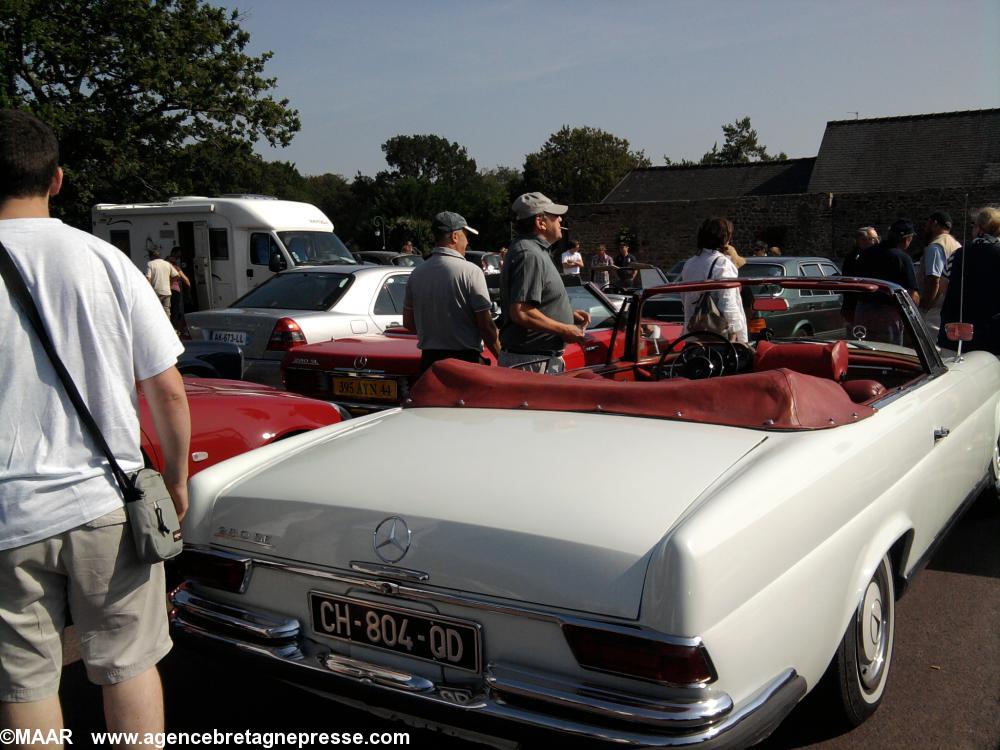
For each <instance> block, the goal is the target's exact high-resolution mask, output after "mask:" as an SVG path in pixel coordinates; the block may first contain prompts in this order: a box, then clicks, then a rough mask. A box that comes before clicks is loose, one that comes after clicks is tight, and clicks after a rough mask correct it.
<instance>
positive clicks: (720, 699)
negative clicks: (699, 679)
mask: <svg viewBox="0 0 1000 750" xmlns="http://www.w3.org/2000/svg"><path fill="white" fill-rule="evenodd" d="M486 684H487V685H488V686H489V687H490V688H491V689H492V690H494V691H496V692H498V693H501V694H503V693H509V694H511V695H515V696H519V697H521V698H526V699H528V700H535V701H540V702H544V703H551V704H553V705H556V706H560V707H562V708H567V709H571V710H574V711H582V712H584V713H592V714H596V715H598V716H601V717H603V718H605V719H616V720H625V721H634V722H638V723H641V724H649V725H651V726H662V727H673V728H678V727H683V726H686V725H692V726H700V725H704V724H705V723H706V722H707V723H711V722H715V721H718V720H719V719H721V718H722V717H723V716H725V715H726V714H728V713H729V712H730V711H732V709H733V701H732V698H730V697H729V696H728V695H725V694H720V695H718V696H714V697H710V698H702V697H699V698H695V699H691V700H672V701H655V700H650V699H647V698H641V697H638V696H634V695H628V694H626V693H621V692H617V691H612V690H607V689H605V688H600V687H595V686H589V685H585V684H584V685H577V684H573V683H570V682H567V681H564V680H558V679H556V678H551V677H547V676H545V675H540V674H536V673H531V672H527V671H525V670H520V669H504V668H502V667H497V666H495V665H493V664H491V665H490V668H489V671H488V673H487V675H486ZM498 697H499V699H500V700H501V701H502V695H501V696H498Z"/></svg>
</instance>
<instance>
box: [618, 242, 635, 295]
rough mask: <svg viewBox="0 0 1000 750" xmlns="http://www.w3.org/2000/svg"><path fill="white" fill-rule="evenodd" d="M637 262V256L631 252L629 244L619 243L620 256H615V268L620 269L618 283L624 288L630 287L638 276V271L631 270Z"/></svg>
mask: <svg viewBox="0 0 1000 750" xmlns="http://www.w3.org/2000/svg"><path fill="white" fill-rule="evenodd" d="M635 262H636V259H635V256H634V255H632V253H631V252H630V248H629V244H628V243H627V242H619V243H618V255H616V256H615V267H616V268H617V269H618V283H619V284H620V285H621V286H624V287H630V286H632V284H633V283H634V282H635V278H636V276H638V274H639V271H638V269H635V268H631V266H632V265H633V264H634V263H635Z"/></svg>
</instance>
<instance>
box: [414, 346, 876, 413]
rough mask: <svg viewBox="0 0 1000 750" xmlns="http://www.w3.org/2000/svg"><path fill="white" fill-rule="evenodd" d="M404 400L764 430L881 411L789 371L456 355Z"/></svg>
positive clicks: (427, 375)
mask: <svg viewBox="0 0 1000 750" xmlns="http://www.w3.org/2000/svg"><path fill="white" fill-rule="evenodd" d="M406 406H407V407H408V408H423V407H465V408H475V409H529V410H533V411H575V412H594V413H610V414H623V415H628V416H635V417H652V418H659V419H670V420H678V421H685V422H704V423H707V424H718V425H727V426H731V427H747V428H751V429H758V430H820V429H826V428H829V427H837V426H839V425H844V424H851V423H853V422H857V421H859V420H861V419H864V418H866V417H870V416H871V415H872V414H874V413H875V409H873V408H872V407H870V406H867V405H864V404H856V403H854V402H853V401H851V399H850V397H849V396H848V395H847V393H846V392H845V391H844V389H843V388H842V387H841V386H840V385H839V384H838V383H835V382H834V381H832V380H828V379H825V378H818V377H814V376H812V375H803V374H801V373H798V372H794V371H792V370H788V369H778V370H768V371H765V372H754V373H747V374H743V375H732V376H729V377H725V378H711V379H708V380H681V379H674V380H664V381H660V382H647V383H643V382H631V381H615V380H607V379H604V378H575V377H564V376H556V375H542V374H539V373H533V372H524V371H521V370H512V369H509V368H504V367H486V366H483V365H476V364H471V363H468V362H461V361H458V360H444V361H441V362H437V363H435V364H434V365H433V366H432V367H431V368H430V369H429V370H428V371H427V372H426V373H424V375H423V376H422V377H421V378H420V380H418V381H417V383H416V384H415V385H414V387H413V390H412V391H411V396H410V399H409V400H408V401H407V403H406Z"/></svg>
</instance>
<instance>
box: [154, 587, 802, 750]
mask: <svg viewBox="0 0 1000 750" xmlns="http://www.w3.org/2000/svg"><path fill="white" fill-rule="evenodd" d="M173 603H174V607H175V609H174V612H173V614H172V618H171V624H172V631H173V634H174V636H175V637H176V638H177V640H178V641H180V642H182V643H185V644H188V645H192V646H211V653H212V654H214V655H217V656H218V655H223V654H222V653H220V649H219V648H218V647H219V646H223V647H228V649H225V650H228V651H229V653H230V654H237V655H242V656H244V657H247V658H250V659H253V660H255V661H257V662H258V663H259V664H262V665H263V666H266V667H267V668H269V670H270V671H272V672H273V673H274V674H275V676H278V677H280V678H282V679H284V680H286V681H288V682H291V683H293V684H299V685H301V686H303V687H307V688H309V689H311V690H314V691H318V692H322V693H326V694H328V695H330V697H332V698H334V699H336V697H337V696H338V695H343V696H344V697H345V698H349V699H351V701H352V702H357V701H358V700H359V699H360V700H362V701H363V702H364V703H366V704H370V705H372V706H379V707H386V706H391V707H393V708H395V709H397V710H400V711H401V712H403V713H408V714H412V715H414V716H419V717H420V719H421V720H422V721H425V722H426V721H429V722H431V723H437V724H440V725H443V726H453V727H460V728H465V729H470V730H473V731H475V732H480V733H484V734H497V735H498V736H511V734H512V730H513V733H514V734H516V735H521V734H524V729H525V728H530V730H531V731H535V732H542V733H556V734H560V735H563V736H574V737H578V738H581V739H582V738H587V739H592V740H605V741H609V742H613V743H614V744H617V745H627V746H642V747H688V746H694V745H697V746H698V747H699V748H711V749H712V750H719V749H720V748H742V747H747V746H749V745H752V744H754V743H755V742H758V741H760V740H761V739H763V738H764V737H766V736H767V735H768V734H770V733H771V732H772V731H773V730H774V728H775V727H776V726H777V725H778V724H779V723H780V722H781V720H782V719H783V718H784V717H785V716H786V715H787V714H788V712H789V711H791V710H792V708H793V707H794V706H795V704H796V703H798V701H799V700H800V699H801V698H802V696H803V695H805V692H806V688H805V680H804V679H803V678H802V677H800V676H798V675H797V674H796V673H795V671H794V670H791V669H789V670H787V671H785V672H784V673H782V674H780V675H778V676H777V677H776V678H774V679H773V680H771V681H770V682H769V683H768V684H766V685H765V686H763V687H762V688H761V689H760V690H759V691H758V692H757V693H756V695H754V697H753V698H752V699H751V700H749V701H747V702H746V703H745V704H744V705H743V706H740V707H739V708H734V706H733V704H732V701H731V699H730V698H729V696H727V695H725V694H721V693H707V694H706V695H705V696H702V697H697V698H694V699H691V700H673V701H658V700H650V699H649V698H645V697H641V696H635V695H629V694H625V693H621V692H616V691H611V690H607V689H605V688H601V687H596V686H592V685H586V684H580V683H573V682H569V681H567V680H565V679H562V678H557V677H553V676H550V675H543V674H539V673H537V672H531V671H527V670H523V669H517V668H513V667H508V666H503V665H498V664H488V665H487V667H486V669H485V673H484V675H483V679H482V681H481V682H480V683H479V684H478V687H477V688H475V689H471V690H470V689H469V687H468V686H467V685H462V686H451V685H446V684H436V683H434V682H432V681H430V680H428V679H426V678H424V677H421V676H419V675H414V674H409V673H407V672H405V671H400V670H398V669H393V668H386V667H383V666H379V665H377V664H373V663H370V662H366V661H363V660H359V659H352V658H348V657H346V656H342V655H340V654H335V653H332V652H331V651H330V650H329V649H328V648H327V647H326V646H325V645H324V644H321V643H318V642H316V641H313V640H310V639H309V638H308V637H307V636H306V634H304V633H303V631H302V627H301V625H300V623H299V621H298V620H295V619H292V618H280V617H275V616H274V615H270V614H267V613H262V612H254V611H250V610H246V609H241V608H237V607H233V606H229V605H223V604H220V603H217V602H213V601H209V600H207V599H204V598H201V597H199V596H197V595H195V594H192V593H191V592H189V591H187V590H185V589H183V588H182V589H179V590H178V591H176V592H175V593H174V595H173Z"/></svg>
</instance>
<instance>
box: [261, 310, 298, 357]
mask: <svg viewBox="0 0 1000 750" xmlns="http://www.w3.org/2000/svg"><path fill="white" fill-rule="evenodd" d="M304 343H306V337H305V336H304V335H303V334H302V329H301V328H299V324H298V323H296V322H295V321H294V320H292V319H291V318H282V319H281V320H279V321H278V322H277V323H275V324H274V330H273V331H271V338H270V339H269V340H268V342H267V350H268V351H269V352H287V351H288V350H289V349H291V348H293V347H296V346H299V345H300V344H304Z"/></svg>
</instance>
